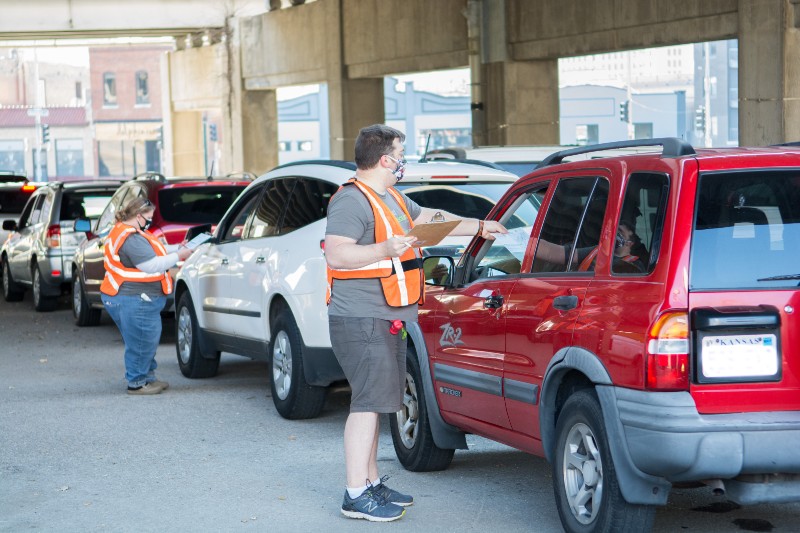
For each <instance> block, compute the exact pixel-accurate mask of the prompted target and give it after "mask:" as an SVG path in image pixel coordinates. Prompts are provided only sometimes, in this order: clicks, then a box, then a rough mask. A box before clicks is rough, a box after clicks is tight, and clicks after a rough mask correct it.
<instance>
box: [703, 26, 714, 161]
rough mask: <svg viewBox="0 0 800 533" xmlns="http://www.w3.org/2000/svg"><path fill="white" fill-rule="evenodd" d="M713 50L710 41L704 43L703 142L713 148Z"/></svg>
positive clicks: (707, 146)
mask: <svg viewBox="0 0 800 533" xmlns="http://www.w3.org/2000/svg"><path fill="white" fill-rule="evenodd" d="M710 52H711V47H710V45H709V44H708V41H706V42H705V43H703V55H704V56H705V61H704V64H703V92H704V95H703V96H704V98H703V105H704V106H705V109H703V113H704V114H705V118H704V119H703V144H704V145H705V147H706V148H711V145H712V144H714V142H713V140H712V139H711V58H710V57H709V53H710Z"/></svg>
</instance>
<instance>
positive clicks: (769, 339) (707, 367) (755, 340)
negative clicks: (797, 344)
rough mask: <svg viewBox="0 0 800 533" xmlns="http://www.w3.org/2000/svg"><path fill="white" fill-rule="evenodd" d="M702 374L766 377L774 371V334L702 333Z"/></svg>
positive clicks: (775, 368) (776, 371) (776, 351)
mask: <svg viewBox="0 0 800 533" xmlns="http://www.w3.org/2000/svg"><path fill="white" fill-rule="evenodd" d="M700 357H701V362H702V374H703V376H704V377H706V378H748V377H770V376H775V375H777V374H778V346H777V338H776V337H775V335H773V334H766V335H719V336H707V337H703V339H702V341H701V346H700Z"/></svg>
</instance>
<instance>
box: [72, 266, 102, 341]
mask: <svg viewBox="0 0 800 533" xmlns="http://www.w3.org/2000/svg"><path fill="white" fill-rule="evenodd" d="M73 272H74V274H73V278H72V316H73V317H74V318H75V325H77V326H78V327H87V326H96V325H98V324H99V323H100V314H101V313H102V311H101V310H100V309H95V308H93V307H92V306H91V305H90V304H89V301H88V300H87V299H86V293H85V292H84V290H83V283H81V277H80V275H78V273H77V272H75V269H73Z"/></svg>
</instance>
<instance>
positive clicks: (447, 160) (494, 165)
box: [411, 157, 505, 170]
mask: <svg viewBox="0 0 800 533" xmlns="http://www.w3.org/2000/svg"><path fill="white" fill-rule="evenodd" d="M411 162H412V163H413V161H411ZM417 163H419V164H423V165H424V164H427V163H467V164H469V165H480V166H482V167H489V168H493V169H495V170H505V169H504V168H503V167H501V166H500V165H498V164H497V163H492V162H491V161H484V160H483V159H466V158H460V157H456V158H452V159H451V158H449V157H443V158H441V159H438V158H436V157H433V158H427V159H425V161H423V160H421V159H420V160H419V161H417Z"/></svg>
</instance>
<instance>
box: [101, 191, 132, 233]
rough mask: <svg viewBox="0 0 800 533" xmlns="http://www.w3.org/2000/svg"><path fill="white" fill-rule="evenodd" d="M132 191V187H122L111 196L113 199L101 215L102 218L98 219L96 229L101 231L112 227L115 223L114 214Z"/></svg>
mask: <svg viewBox="0 0 800 533" xmlns="http://www.w3.org/2000/svg"><path fill="white" fill-rule="evenodd" d="M129 191H130V188H126V189H120V190H119V191H117V192H116V193H115V194H114V196H113V197H112V198H111V201H110V202H108V205H107V206H106V209H105V211H103V213H102V214H101V215H100V218H99V219H98V220H97V226H96V227H95V231H97V232H100V231H102V230H104V229H105V228H109V229H110V228H111V226H113V225H114V215H115V214H116V213H117V209H119V208H120V207H121V206H122V205H123V202H124V201H125V198H126V197H128V196H129V195H128V194H127V193H128V192H129Z"/></svg>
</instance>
